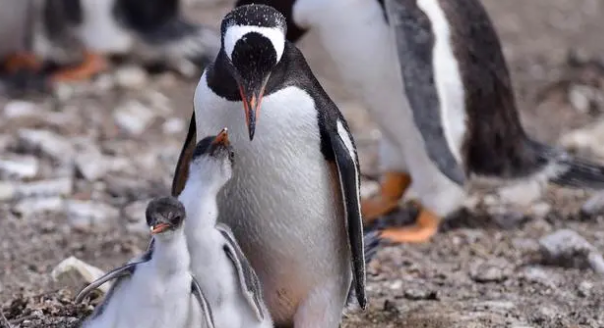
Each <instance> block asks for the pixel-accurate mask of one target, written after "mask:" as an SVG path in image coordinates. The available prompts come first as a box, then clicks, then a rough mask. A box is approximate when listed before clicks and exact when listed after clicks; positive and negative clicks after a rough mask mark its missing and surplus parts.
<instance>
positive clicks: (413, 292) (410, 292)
mask: <svg viewBox="0 0 604 328" xmlns="http://www.w3.org/2000/svg"><path fill="white" fill-rule="evenodd" d="M403 296H404V297H405V298H406V299H408V300H412V301H419V300H438V294H437V293H436V292H435V291H433V290H427V289H418V288H410V289H407V290H405V293H404V294H403Z"/></svg>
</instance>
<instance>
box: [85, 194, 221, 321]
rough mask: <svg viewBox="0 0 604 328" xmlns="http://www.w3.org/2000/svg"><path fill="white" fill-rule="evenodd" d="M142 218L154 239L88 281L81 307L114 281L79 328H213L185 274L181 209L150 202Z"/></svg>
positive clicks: (168, 201) (167, 201) (168, 200)
mask: <svg viewBox="0 0 604 328" xmlns="http://www.w3.org/2000/svg"><path fill="white" fill-rule="evenodd" d="M146 215H147V224H148V225H149V227H150V230H151V233H152V234H153V240H152V243H151V244H150V247H149V250H148V251H147V252H146V253H145V254H143V255H142V256H139V257H137V258H135V259H133V260H131V261H130V262H128V263H127V264H126V265H124V266H122V267H120V268H117V269H114V270H112V271H110V272H108V273H107V274H105V275H104V276H102V277H101V278H99V279H97V280H96V281H94V282H92V283H91V284H90V285H88V286H87V287H86V288H84V289H83V290H82V291H81V292H80V294H79V295H78V296H77V297H76V302H81V301H82V300H83V299H84V297H85V296H86V295H87V294H88V293H90V292H91V291H92V290H94V289H96V288H97V287H99V286H100V285H102V284H104V283H105V282H108V281H110V280H115V282H114V283H113V285H112V286H111V289H110V290H109V292H108V293H107V295H105V299H104V300H103V303H102V304H101V305H99V306H97V308H96V309H95V311H94V312H93V314H92V315H91V316H90V317H89V318H88V319H87V320H86V321H85V322H84V323H83V325H82V327H86V328H96V327H99V328H100V327H115V328H126V327H141V328H160V327H177V328H178V327H182V328H185V327H186V328H189V327H191V328H192V327H205V328H213V327H214V321H213V316H212V311H211V308H210V307H209V305H208V301H207V299H206V297H205V295H204V293H203V291H202V290H201V288H200V287H199V284H198V283H197V281H196V280H195V278H194V277H193V275H192V274H191V272H190V271H189V263H190V259H189V253H188V251H187V244H186V240H185V234H184V231H183V223H184V220H185V216H186V214H185V209H184V207H183V205H182V204H181V203H180V202H179V201H178V200H177V199H175V198H173V197H163V198H158V199H155V200H153V201H151V202H150V203H149V205H148V207H147V210H146Z"/></svg>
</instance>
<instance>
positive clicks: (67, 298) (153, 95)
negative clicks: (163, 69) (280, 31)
mask: <svg viewBox="0 0 604 328" xmlns="http://www.w3.org/2000/svg"><path fill="white" fill-rule="evenodd" d="M201 2H203V1H201ZM483 3H484V4H485V5H486V7H487V10H488V12H489V14H490V15H491V17H492V19H493V20H494V22H495V25H496V27H497V29H498V32H499V34H500V36H501V38H502V41H503V44H504V48H505V49H504V50H505V55H506V57H507V61H508V64H509V67H510V70H511V72H512V77H513V79H514V86H515V90H516V95H517V101H518V105H519V109H520V111H521V115H522V120H523V124H524V125H525V127H526V129H527V131H528V132H529V134H531V135H532V136H534V137H536V138H537V139H539V140H542V141H547V142H549V143H552V144H555V143H562V144H564V145H565V146H574V147H575V148H578V149H577V150H578V151H579V152H581V153H582V154H584V155H587V156H592V157H594V158H596V159H599V160H601V161H603V162H604V157H603V156H602V154H603V153H604V150H603V149H604V146H602V145H604V143H603V142H601V141H600V140H601V139H598V138H602V136H599V135H598V134H597V133H596V132H597V131H596V130H597V129H596V130H593V131H592V130H590V131H591V132H589V133H593V134H589V133H587V134H586V135H587V137H586V139H587V140H583V139H581V140H583V141H581V142H578V141H577V142H576V143H573V142H571V141H572V140H574V139H572V138H570V139H569V140H571V141H569V142H567V143H565V142H562V141H561V140H565V139H564V137H568V136H570V135H571V134H569V133H571V131H573V130H574V129H577V128H580V127H584V126H591V125H592V124H597V122H599V121H600V120H601V117H602V111H604V100H602V99H604V92H603V91H604V65H603V64H602V63H604V61H602V59H604V57H601V54H602V53H603V51H604V42H603V41H604V37H603V36H602V33H603V32H604V20H602V17H603V15H604V3H602V2H601V1H599V0H574V1H568V0H531V1H525V0H505V1H500V0H483ZM228 10H229V5H228V4H226V5H217V6H213V7H209V8H208V7H204V6H196V7H195V8H194V9H192V10H190V11H188V12H189V13H190V15H191V17H193V18H194V19H196V20H199V21H203V22H205V23H207V24H210V25H212V26H214V27H217V26H218V23H219V21H220V19H221V18H222V16H223V15H224V14H225V13H226V12H228ZM300 47H301V48H302V50H303V52H304V53H305V55H306V56H307V59H308V60H309V62H310V64H311V66H312V68H313V69H314V71H315V72H316V74H317V75H318V76H319V78H320V80H321V82H322V83H323V85H324V86H325V88H326V89H327V91H328V92H329V94H330V95H331V96H332V97H333V98H334V99H335V100H336V102H337V103H338V104H339V105H340V107H341V109H342V110H343V111H344V113H345V115H346V117H347V118H348V119H349V121H350V125H351V127H352V129H353V132H354V134H355V137H356V139H357V144H358V146H359V153H360V156H361V161H362V170H363V171H364V173H367V174H368V175H375V172H376V158H375V157H376V148H377V147H376V142H377V140H378V139H379V133H377V130H376V128H375V126H374V125H373V124H372V123H371V122H370V120H369V119H368V117H367V114H366V113H365V112H364V109H363V108H362V105H360V104H359V103H358V102H357V100H355V99H354V98H353V97H352V95H350V94H349V93H347V92H346V90H344V89H343V87H342V86H341V83H340V81H339V80H338V78H337V74H336V72H335V71H334V70H333V66H332V65H330V63H329V59H328V58H326V56H325V54H324V53H323V51H322V49H321V47H320V46H319V45H318V42H317V39H316V37H315V36H314V35H312V33H311V35H309V36H308V37H307V38H305V39H304V40H303V41H302V42H301V44H300ZM126 69H128V70H129V71H130V72H131V71H132V70H134V71H135V72H137V74H138V76H141V72H142V71H140V70H136V67H134V68H132V67H128V68H118V69H117V70H118V71H121V72H124V71H126ZM142 73H143V74H142V81H141V82H140V83H138V82H129V83H126V82H123V83H122V84H123V85H124V86H123V87H122V86H120V85H122V84H120V82H119V77H118V76H117V74H108V75H106V76H104V77H100V78H98V79H96V80H95V81H91V82H90V83H83V84H82V85H79V86H73V87H68V88H65V89H63V90H62V91H60V92H58V93H57V94H56V95H55V96H54V97H51V96H44V95H32V96H27V97H24V98H21V100H24V101H26V103H15V100H14V99H13V100H9V99H6V98H0V105H1V106H0V310H1V311H0V313H1V314H3V315H4V317H5V318H3V317H2V315H0V327H2V326H3V324H4V325H5V326H6V325H7V324H6V322H7V321H8V322H9V323H10V324H11V325H12V326H13V327H75V326H76V325H77V323H78V321H79V320H80V319H81V318H82V317H84V316H86V315H88V314H89V313H90V312H91V310H92V306H91V305H89V304H80V305H75V304H73V302H72V301H73V297H74V295H75V293H77V291H78V290H79V289H80V288H82V287H83V286H84V280H83V279H81V278H80V277H78V276H77V275H68V276H67V277H62V278H60V279H59V280H57V281H55V280H53V279H52V277H51V272H52V270H53V268H54V267H55V266H56V265H57V264H58V263H59V262H61V261H62V260H63V259H65V258H67V257H69V256H75V257H77V258H79V259H81V260H83V261H85V262H87V263H90V264H92V265H95V266H98V267H99V268H101V269H103V270H109V269H111V268H113V267H115V266H117V265H120V264H122V263H123V262H124V261H126V260H128V259H130V258H132V257H133V256H135V255H137V254H139V253H140V252H141V250H142V249H144V248H145V247H146V244H147V240H148V236H147V234H146V231H145V230H144V229H141V226H142V225H143V222H144V220H143V218H144V217H143V213H144V206H145V204H146V202H147V201H148V200H149V199H150V198H152V197H155V196H160V195H167V194H168V193H169V187H170V183H171V178H172V173H173V169H174V167H175V164H176V161H177V158H178V154H179V152H180V148H181V145H182V141H183V140H184V135H185V133H186V126H187V124H188V119H189V115H190V113H191V109H192V95H193V90H194V88H195V85H196V83H197V81H196V80H195V79H192V80H186V79H182V78H180V77H178V76H176V75H175V74H172V73H162V74H158V75H146V74H144V72H142ZM135 76H136V75H135ZM116 81H117V82H116ZM4 104H9V105H12V106H9V105H7V106H4ZM15 106H16V107H15ZM19 106H21V107H19ZM2 107H4V110H1V108H2ZM15 108H18V109H19V110H15ZM23 108H25V109H23ZM23 113H25V114H23ZM141 121H144V122H145V124H144V125H143V126H142V127H141V126H140V122H141ZM603 129H604V128H603ZM594 131H596V132H594ZM561 138H562V139H561ZM584 139H585V138H584ZM587 144H594V145H593V146H589V147H588V146H586V145H587ZM7 160H12V161H16V162H18V163H21V164H22V167H26V169H23V170H16V171H15V170H14V169H12V171H11V168H10V167H9V168H7V166H6V163H5V164H4V166H2V165H3V164H2V163H3V161H7ZM9 171H10V172H12V173H10V174H9V173H7V172H9ZM15 172H16V173H15ZM367 184H368V185H369V184H370V183H369V182H368V183H367ZM15 190H16V192H15ZM589 196H590V195H589V194H588V193H586V192H583V191H569V190H562V189H557V188H554V187H552V188H551V190H550V191H549V192H548V193H547V195H545V197H544V199H543V200H537V201H534V202H531V204H529V205H525V206H519V205H518V206H513V205H509V206H505V207H503V206H501V205H498V204H499V203H498V201H499V199H500V198H498V197H499V196H492V195H491V196H489V197H490V198H488V197H487V198H486V199H485V200H484V201H483V203H485V204H487V205H489V204H490V206H483V207H480V206H479V207H478V209H474V208H472V209H470V210H466V211H462V212H461V213H460V214H459V215H456V216H454V217H453V218H451V219H450V220H449V221H448V222H447V223H446V224H444V227H443V228H442V229H441V232H440V233H439V234H438V235H437V236H436V238H434V240H433V241H432V242H431V243H428V244H423V245H400V246H391V245H383V247H382V248H381V249H380V250H379V252H378V254H377V256H376V258H375V259H374V261H373V262H372V263H371V264H370V268H369V275H368V292H369V297H370V306H369V309H368V310H367V311H365V312H362V311H359V310H356V309H349V310H348V311H347V312H346V314H345V319H344V321H343V327H345V328H353V327H368V328H372V327H424V328H433V327H434V328H436V327H443V328H444V327H447V328H452V327H459V328H462V327H463V328H471V327H475V328H487V327H515V328H521V327H523V328H526V327H547V328H555V327H560V328H578V327H604V311H602V308H603V306H604V281H603V278H602V275H598V274H597V273H595V272H594V270H591V269H590V268H589V267H588V266H587V265H585V263H577V262H581V261H574V260H569V261H564V262H557V263H552V262H551V261H549V260H548V259H547V258H546V256H545V255H544V252H543V250H542V248H541V247H540V243H539V241H540V239H541V238H543V237H545V236H547V235H550V234H551V233H554V232H556V231H558V230H560V229H570V230H573V231H575V232H577V233H578V234H579V235H581V236H582V237H584V238H585V240H586V241H587V242H588V243H589V244H591V245H592V247H593V250H594V251H596V252H597V251H598V250H599V251H600V252H602V251H604V230H603V229H602V227H603V224H604V217H602V216H601V215H600V214H599V213H600V212H599V211H592V212H590V213H587V214H586V213H585V211H583V212H582V211H581V208H582V206H583V204H584V201H585V200H586V199H588V198H589ZM481 204H482V203H481ZM409 212H412V210H411V209H407V210H405V211H401V212H400V213H397V214H395V215H394V216H395V219H398V221H401V220H400V219H401V218H404V217H405V216H408V214H409ZM99 213H100V214H99ZM395 221H396V220H395ZM403 221H404V220H403ZM575 255H577V254H575ZM579 256H580V254H579V255H577V257H579Z"/></svg>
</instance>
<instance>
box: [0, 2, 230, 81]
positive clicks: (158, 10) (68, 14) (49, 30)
mask: <svg viewBox="0 0 604 328" xmlns="http://www.w3.org/2000/svg"><path fill="white" fill-rule="evenodd" d="M23 2H24V3H25V2H27V3H32V5H31V6H32V7H33V9H32V10H31V14H30V17H29V20H28V24H29V25H30V29H31V36H30V38H29V39H30V42H29V43H30V45H29V47H28V51H27V52H19V53H17V54H15V55H13V56H11V58H8V59H7V60H6V61H5V66H8V67H10V68H11V69H13V70H14V69H16V68H20V67H27V68H40V67H42V63H41V62H42V61H44V62H51V63H54V64H57V65H59V66H60V67H62V69H60V70H59V71H57V72H55V73H53V74H52V76H51V80H52V81H72V80H80V79H87V78H90V77H91V76H93V75H95V74H97V73H99V72H101V71H103V70H105V69H107V68H108V62H107V59H106V57H107V56H110V55H131V56H135V57H138V58H140V59H141V60H142V61H144V62H148V63H153V64H155V63H161V64H165V65H167V66H170V67H173V68H181V67H185V69H187V70H191V69H194V68H195V67H202V66H205V64H207V63H208V62H209V61H211V60H212V59H213V58H214V57H215V56H216V54H217V52H218V49H219V47H220V40H219V38H218V35H217V34H216V33H215V32H214V31H212V30H210V29H209V28H207V27H204V26H200V25H196V24H193V23H190V22H188V21H186V20H185V19H184V17H182V15H181V13H180V0H146V1H140V0H24V1H23Z"/></svg>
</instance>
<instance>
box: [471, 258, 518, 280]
mask: <svg viewBox="0 0 604 328" xmlns="http://www.w3.org/2000/svg"><path fill="white" fill-rule="evenodd" d="M509 274H510V272H509V269H508V267H507V264H505V263H503V262H502V261H491V262H483V263H477V264H474V265H473V267H472V269H471V270H470V278H472V280H474V281H476V282H478V283H489V282H502V281H505V280H506V279H507V278H508V277H509Z"/></svg>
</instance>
